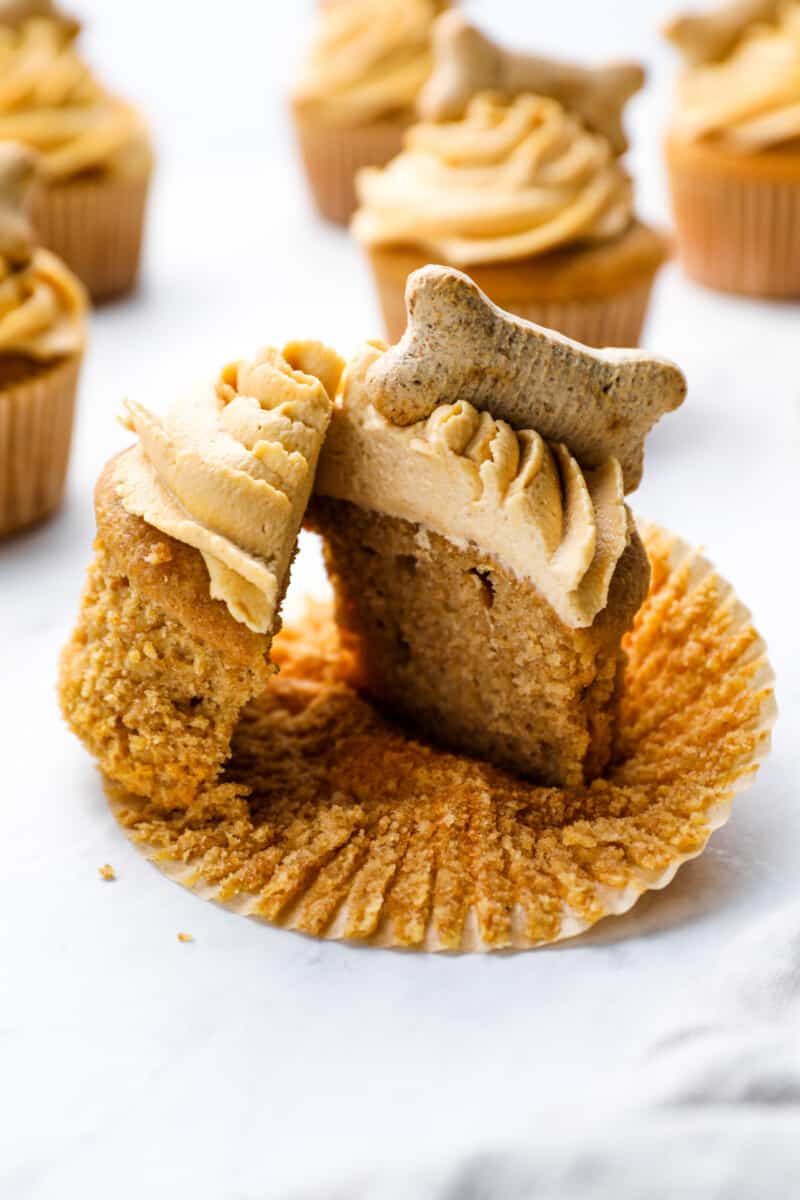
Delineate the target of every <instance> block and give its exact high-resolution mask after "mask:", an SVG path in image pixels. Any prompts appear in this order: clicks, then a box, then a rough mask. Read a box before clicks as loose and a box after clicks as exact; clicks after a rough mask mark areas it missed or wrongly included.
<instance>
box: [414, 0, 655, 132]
mask: <svg viewBox="0 0 800 1200" xmlns="http://www.w3.org/2000/svg"><path fill="white" fill-rule="evenodd" d="M433 37H434V59H435V64H436V65H435V68H434V71H433V74H432V75H431V77H430V79H429V80H428V82H427V83H426V84H425V87H424V88H423V89H422V92H421V94H420V97H419V101H418V104H417V108H418V111H419V113H420V115H421V116H422V117H423V118H424V119H426V120H433V121H446V120H452V119H455V118H457V117H459V116H461V115H462V113H463V112H464V110H465V108H466V106H467V104H468V102H469V100H470V99H471V98H472V97H473V96H474V95H476V93H478V92H483V91H493V92H500V93H503V94H504V95H516V94H519V93H521V92H529V93H534V94H536V95H541V96H549V97H550V98H551V99H553V100H557V101H558V102H559V104H562V105H563V106H564V108H565V109H567V110H568V111H569V112H572V113H575V114H576V115H577V116H578V117H580V118H581V120H583V121H584V122H585V124H586V125H587V126H588V127H589V128H590V129H593V130H594V131H595V132H597V133H601V134H603V136H604V137H606V138H608V140H609V142H610V143H611V145H612V146H613V148H614V150H615V151H616V153H617V154H622V153H624V151H625V150H626V149H627V148H628V141H627V138H626V136H625V131H624V128H623V113H624V109H625V105H626V104H627V102H628V101H629V100H630V98H631V96H633V95H634V94H635V93H636V92H638V91H639V90H640V88H641V87H642V86H643V85H644V81H645V73H644V70H643V69H642V67H641V66H640V65H639V64H638V63H635V62H627V63H626V62H623V63H611V64H609V65H608V66H605V67H596V68H591V67H583V66H580V65H578V64H576V63H569V62H561V61H559V60H557V59H551V58H544V57H542V56H541V55H536V54H523V53H520V52H518V51H514V50H506V49H505V48H503V47H501V46H498V45H497V44H496V43H494V42H492V41H491V40H490V39H489V38H488V37H486V36H485V35H484V34H482V33H481V32H480V31H479V30H477V29H475V28H473V26H472V25H470V23H469V21H468V20H467V18H466V17H465V16H464V14H463V13H462V12H460V11H459V10H458V9H452V10H450V11H448V12H445V13H444V14H443V15H442V16H441V17H439V19H438V20H437V22H436V25H435V27H434V35H433Z"/></svg>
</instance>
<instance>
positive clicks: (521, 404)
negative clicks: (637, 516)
mask: <svg viewBox="0 0 800 1200" xmlns="http://www.w3.org/2000/svg"><path fill="white" fill-rule="evenodd" d="M685 387H686V385H685V380H684V378H683V376H682V374H681V372H680V371H679V370H678V369H677V368H676V367H674V366H672V365H671V364H670V363H667V362H665V361H663V360H660V359H657V358H652V357H649V356H646V355H643V354H641V355H640V354H635V353H632V352H613V351H608V352H606V353H605V354H599V353H593V352H591V351H589V350H587V349H585V348H583V347H581V346H578V345H577V344H575V343H573V342H571V341H569V340H567V339H566V338H563V337H560V336H559V335H558V334H555V333H550V332H548V331H545V330H542V329H539V328H537V327H535V326H533V325H530V324H528V323H526V322H524V321H521V320H519V319H516V318H513V317H511V316H509V315H508V314H506V313H503V312H501V311H500V310H499V309H498V308H497V307H496V306H495V305H493V304H492V303H491V302H490V301H489V300H488V299H487V297H486V296H484V295H483V294H482V293H481V292H480V291H479V289H478V288H477V287H476V285H475V284H474V283H473V282H472V281H471V280H470V279H468V278H467V277H466V276H465V275H463V274H461V273H460V272H458V271H454V270H448V269H445V268H441V267H427V268H425V269H423V270H420V271H418V272H416V273H415V274H414V275H413V276H412V277H411V278H410V280H409V284H408V330H407V333H406V336H405V337H404V339H403V340H402V341H401V342H400V344H399V345H398V346H395V347H394V348H393V349H391V350H386V349H385V348H384V347H382V346H381V345H377V344H370V345H368V346H367V347H365V349H364V350H363V352H362V353H361V354H359V355H358V356H357V357H356V358H355V359H354V361H353V362H351V363H350V364H349V366H348V367H347V370H346V373H345V376H344V381H343V386H342V390H341V394H340V397H339V399H338V400H337V404H336V406H335V409H334V416H333V420H332V423H331V428H330V432H329V434H328V438H327V440H326V443H325V447H324V449H323V453H322V458H321V461H320V468H319V472H318V476H317V483H316V488H315V498H314V501H313V504H312V507H311V510H310V521H311V525H312V527H313V528H315V529H317V530H319V531H320V532H321V533H322V535H323V538H324V545H325V555H326V561H327V564H328V570H329V573H330V575H331V578H332V580H333V583H334V587H335V590H336V597H337V604H336V615H337V620H338V622H339V624H340V626H342V627H343V628H344V629H345V630H347V631H348V632H350V633H352V634H353V635H355V638H356V641H357V644H358V646H359V647H360V658H359V667H358V675H359V679H360V681H361V684H362V686H363V687H364V688H365V689H366V691H367V692H368V693H369V694H370V695H371V696H373V697H374V698H376V699H377V700H378V701H379V702H381V703H383V704H385V705H386V706H387V707H388V708H389V709H390V710H391V711H394V712H396V713H398V714H400V715H401V716H402V717H404V718H406V719H408V720H411V721H412V722H413V723H414V724H415V725H416V726H417V728H418V729H421V731H422V732H423V733H424V735H426V736H428V737H431V738H433V739H435V740H437V741H439V742H442V743H444V744H445V745H447V746H449V747H452V748H455V749H457V750H462V751H466V752H467V753H471V754H475V755H478V756H480V757H485V758H487V759H489V760H490V761H492V762H495V763H498V764H500V765H502V766H505V767H509V768H511V769H512V770H515V771H518V772H520V773H521V774H524V775H527V776H529V777H533V778H535V779H537V780H539V781H540V782H544V783H548V784H553V785H571V784H574V783H579V782H583V781H584V780H585V779H591V778H593V777H594V776H595V775H597V774H598V773H599V772H600V771H601V770H602V769H603V767H604V766H605V765H606V763H607V762H608V759H609V755H610V753H611V747H612V740H613V731H614V721H615V714H616V698H617V687H618V680H619V678H620V674H621V671H622V667H623V664H624V657H623V654H622V650H621V642H622V638H623V635H624V634H625V633H626V631H627V630H628V629H629V628H630V626H631V624H632V622H633V618H634V616H635V614H636V612H637V610H638V609H639V607H640V605H641V604H642V602H643V600H644V598H645V596H646V594H647V588H648V583H649V575H650V572H649V566H648V561H647V555H646V554H645V551H644V549H643V546H642V544H641V541H640V538H639V535H638V533H637V531H636V525H635V522H634V519H633V517H632V515H631V513H630V511H629V510H628V508H627V506H626V504H625V494H626V492H629V491H631V490H632V489H633V488H635V487H636V486H637V484H638V483H639V479H640V477H641V471H642V453H643V442H644V437H645V435H646V433H647V432H648V431H649V429H650V428H651V426H652V425H653V424H654V423H655V422H656V421H657V420H658V418H659V417H660V416H661V414H662V413H665V412H668V411H671V410H672V409H674V408H676V407H677V406H678V405H679V404H680V403H681V402H682V400H683V397H684V395H685Z"/></svg>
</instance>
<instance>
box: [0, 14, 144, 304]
mask: <svg viewBox="0 0 800 1200" xmlns="http://www.w3.org/2000/svg"><path fill="white" fill-rule="evenodd" d="M78 32H79V26H78V24H77V22H75V21H73V20H72V19H71V18H69V17H66V16H64V15H62V14H60V13H59V12H58V11H57V10H56V9H55V8H54V7H53V6H52V5H51V4H49V3H46V2H45V3H43V2H42V0H27V2H26V0H10V2H8V3H4V2H3V0H0V140H13V141H16V142H21V143H23V144H24V145H27V146H30V147H32V148H33V149H35V150H36V151H37V152H38V154H39V177H40V183H39V186H38V187H37V188H36V190H35V192H34V195H33V197H32V217H33V221H34V225H35V228H36V231H37V237H38V239H39V241H40V242H41V244H42V245H44V246H47V247H49V248H50V249H51V250H53V251H54V253H56V254H58V255H60V257H61V258H63V259H64V260H65V262H67V263H68V264H69V266H70V267H71V268H72V269H73V270H74V271H75V273H76V274H77V275H79V276H80V278H81V279H82V280H83V282H84V283H85V284H86V286H87V287H88V289H89V291H90V292H91V294H92V297H93V298H94V299H95V300H105V299H109V298H111V297H112V296H118V295H120V294H122V293H124V292H127V291H129V290H130V289H131V288H132V287H133V286H134V284H135V282H136V277H137V273H138V268H139V258H140V251H141V243H142V232H143V228H144V218H145V206H146V199H147V191H148V185H149V181H150V174H151V170H152V150H151V146H150V138H149V135H148V132H147V129H146V127H145V124H144V122H143V120H142V118H141V116H140V115H139V113H138V112H137V111H136V109H135V108H133V107H132V106H131V105H130V104H127V103H126V102H125V101H124V100H121V99H119V98H118V97H116V96H114V95H112V94H111V93H110V92H108V91H106V89H105V88H104V87H103V86H102V84H100V83H99V82H98V81H97V80H96V79H95V78H94V76H93V75H92V73H91V72H90V70H89V68H88V67H87V66H86V64H85V63H84V62H83V61H82V60H81V58H80V56H79V54H78V51H77V48H76V38H77V36H78Z"/></svg>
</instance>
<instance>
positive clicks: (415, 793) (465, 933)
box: [108, 530, 774, 950]
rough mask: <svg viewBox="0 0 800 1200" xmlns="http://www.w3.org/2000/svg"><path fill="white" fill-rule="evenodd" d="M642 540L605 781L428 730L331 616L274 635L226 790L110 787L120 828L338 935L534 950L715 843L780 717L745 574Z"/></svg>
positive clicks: (176, 869)
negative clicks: (642, 569) (559, 783)
mask: <svg viewBox="0 0 800 1200" xmlns="http://www.w3.org/2000/svg"><path fill="white" fill-rule="evenodd" d="M645 543H646V546H647V549H648V554H649V558H650V561H651V565H652V579H651V587H650V593H649V596H648V598H647V600H646V601H645V604H644V605H643V607H642V609H641V610H640V612H639V614H638V616H637V617H636V620H635V622H634V625H633V628H632V630H631V632H630V634H629V635H628V636H627V637H626V640H625V648H626V651H627V666H626V669H625V676H624V681H623V687H622V694H621V699H620V709H621V718H620V733H619V737H618V741H617V747H616V752H615V757H614V761H613V763H612V765H611V766H610V767H609V768H608V769H607V771H606V773H605V775H604V776H603V777H602V778H600V779H597V780H595V781H594V782H593V783H592V784H591V785H589V786H576V787H568V788H553V787H541V786H537V785H535V784H532V783H528V782H525V781H524V780H521V779H520V778H518V777H516V776H514V775H511V774H509V773H506V772H504V771H503V770H501V769H499V768H496V767H492V766H489V765H488V764H486V763H483V762H481V761H479V760H476V759H472V758H467V757H463V756H461V755H457V754H451V753H447V752H445V751H442V750H439V749H436V748H434V747H432V746H430V745H426V744H424V743H423V742H421V741H417V740H415V739H414V738H412V737H410V736H409V735H408V733H407V732H406V731H404V730H403V728H401V726H399V725H397V724H394V723H392V722H391V721H390V720H388V719H387V718H386V717H385V716H383V715H382V714H381V713H380V712H379V711H378V710H377V709H376V708H375V707H374V706H373V705H372V704H371V703H369V702H368V701H367V700H366V699H364V698H363V696H362V695H361V694H360V693H359V691H358V690H357V689H356V687H355V686H354V672H355V670H356V664H357V661H358V659H357V655H355V654H354V646H353V643H352V640H346V641H345V642H344V644H342V643H341V642H340V641H339V637H338V634H337V632H336V629H335V627H334V625H333V622H332V620H331V617H330V614H329V613H327V612H326V611H325V610H324V609H321V608H315V609H313V610H311V611H310V612H309V614H308V616H307V617H306V619H305V621H304V622H303V623H301V624H300V625H299V626H297V627H294V628H290V629H287V630H285V631H284V632H283V633H282V634H281V635H280V636H279V637H278V638H277V639H276V642H275V643H274V646H273V653H274V655H275V658H276V661H277V662H278V663H279V665H280V668H281V670H280V674H279V675H278V676H277V677H276V679H275V680H274V682H273V683H272V685H271V686H270V688H269V690H268V691H266V692H265V693H264V694H263V695H262V696H261V697H260V698H259V699H258V700H256V701H254V702H253V703H251V704H249V705H248V706H247V708H246V709H245V710H244V713H243V714H242V717H241V719H240V720H239V723H238V725H237V726H236V730H235V733H234V737H233V753H232V757H231V759H230V761H229V762H228V764H227V767H226V769H225V772H224V774H223V776H222V782H223V786H221V787H220V788H219V789H218V790H217V792H216V793H214V795H213V797H211V798H207V799H206V800H205V802H204V803H203V804H202V805H201V804H196V805H194V806H192V807H190V808H189V809H188V810H184V811H177V810H176V811H173V812H168V813H167V812H164V811H163V809H159V808H158V807H157V806H155V805H153V804H152V803H150V802H148V801H147V800H144V799H141V798H136V797H134V796H132V795H130V793H126V792H125V791H124V789H121V788H120V787H119V786H118V785H114V784H111V783H109V784H108V791H109V797H110V799H111V802H112V805H113V808H114V811H115V814H116V816H117V819H118V820H119V821H120V823H121V824H122V826H123V827H124V829H125V830H126V831H127V833H128V835H129V836H130V837H131V838H132V839H133V840H134V842H135V843H137V844H138V845H139V846H140V848H141V849H142V850H143V851H144V852H145V853H146V854H147V855H148V856H150V857H151V858H153V859H154V861H155V862H156V863H157V864H158V865H159V867H160V868H161V869H162V870H164V871H166V872H167V873H168V874H171V875H173V876H174V877H175V878H177V879H179V880H180V881H181V882H184V883H185V884H187V885H188V886H191V887H194V888H195V889H197V890H198V891H199V892H200V894H201V895H203V896H205V897H207V898H214V899H217V900H220V901H222V902H224V903H226V904H228V905H230V906H231V907H233V908H235V910H236V911H238V912H241V913H246V914H248V915H254V916H258V917H261V918H263V919H266V920H267V921H270V922H273V923H276V924H279V925H282V926H284V927H288V928H293V929H297V930H300V931H302V932H304V933H307V934H312V935H315V936H319V937H338V938H346V939H352V940H355V941H361V942H369V943H371V944H378V945H384V946H394V947H418V948H423V947H424V948H428V949H436V950H468V949H500V948H503V947H509V946H514V947H520V948H522V947H528V946H534V945H538V944H542V943H547V942H552V941H555V940H557V939H559V938H561V937H566V936H569V935H571V934H574V933H577V932H580V931H582V930H583V929H585V928H587V927H588V926H590V925H592V924H593V923H594V922H595V921H597V920H598V919H599V918H600V917H603V916H605V915H607V914H608V913H610V912H620V911H623V910H624V909H625V908H627V907H630V905H631V904H632V903H633V902H634V901H635V899H636V897H637V896H638V895H639V894H641V892H643V891H645V890H646V889H647V888H649V887H653V886H663V884H664V883H665V882H667V881H668V879H669V878H670V877H671V874H672V873H673V872H674V870H675V869H676V867H677V866H679V865H680V863H682V862H683V861H685V860H686V859H687V858H690V857H693V856H694V855H696V854H698V853H700V851H701V850H702V849H703V847H704V845H705V843H706V841H707V839H708V836H709V833H710V832H711V831H712V829H713V828H715V827H716V826H717V825H718V824H721V823H722V820H724V815H725V812H726V811H727V806H728V805H729V802H730V799H731V797H732V795H733V794H734V793H735V792H736V791H738V790H740V789H741V788H742V787H744V786H746V785H747V783H748V782H749V781H751V779H752V777H753V775H754V773H755V771H756V769H757V766H758V762H759V760H760V758H761V757H763V755H764V753H765V752H766V750H767V748H768V745H769V737H770V726H771V723H772V720H773V718H774V703H773V700H772V690H771V686H770V684H771V672H770V670H769V664H768V662H767V659H766V655H765V647H764V644H763V642H762V641H761V639H760V638H759V636H758V634H757V633H756V631H755V630H754V628H753V627H752V625H751V623H750V621H749V618H748V615H747V614H746V612H745V610H744V609H743V608H742V607H741V605H739V603H738V602H737V601H736V598H735V596H734V595H733V593H732V592H731V589H730V588H729V586H728V585H727V584H726V583H724V581H722V580H721V579H720V578H719V577H718V576H717V575H716V574H714V573H713V571H712V570H711V569H710V568H709V566H708V564H707V563H705V562H704V560H703V559H701V558H700V557H699V556H698V555H696V554H694V553H693V552H690V551H688V550H687V549H686V547H684V546H682V545H681V544H680V543H677V542H676V541H675V540H674V539H672V538H670V537H669V535H666V534H664V533H663V532H660V531H658V530H647V531H645ZM225 787H227V789H228V790H227V792H226V791H225V790H224V789H225Z"/></svg>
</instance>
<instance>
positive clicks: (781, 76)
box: [668, 2, 800, 154]
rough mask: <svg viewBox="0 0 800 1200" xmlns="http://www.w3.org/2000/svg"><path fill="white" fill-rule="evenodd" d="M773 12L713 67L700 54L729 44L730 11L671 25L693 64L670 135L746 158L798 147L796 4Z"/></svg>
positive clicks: (799, 26) (799, 28) (799, 20)
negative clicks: (705, 141) (712, 143)
mask: <svg viewBox="0 0 800 1200" xmlns="http://www.w3.org/2000/svg"><path fill="white" fill-rule="evenodd" d="M740 7H741V6H740ZM773 7H774V8H775V10H776V11H775V13H774V16H773V19H765V20H759V21H756V22H755V23H751V24H749V25H746V26H745V27H744V28H743V29H741V30H740V36H739V37H737V38H736V39H735V40H734V41H733V44H732V45H731V46H730V48H729V50H728V52H727V53H725V54H724V55H723V57H722V58H721V59H719V60H714V61H707V59H706V55H708V54H711V53H712V50H713V48H714V47H718V46H719V45H720V44H723V45H725V44H728V43H729V42H730V36H729V34H730V30H729V28H728V25H729V20H725V18H730V13H729V11H728V10H727V9H723V10H720V11H719V12H717V13H712V14H710V15H709V16H708V17H706V18H696V19H695V21H694V23H692V24H690V25H689V26H687V25H685V23H682V22H680V21H679V22H677V23H676V26H675V27H674V30H673V31H672V34H671V36H673V40H676V41H677V42H678V44H679V45H681V46H682V47H683V49H684V53H685V54H686V56H687V58H688V60H689V61H690V63H695V65H690V66H688V67H687V69H686V71H685V72H684V74H683V76H682V78H681V80H680V83H679V86H678V98H677V100H678V102H677V111H676V114H675V117H674V120H673V132H674V133H675V135H676V136H678V137H681V138H685V139H687V140H691V141H698V140H701V139H704V138H707V139H713V140H714V141H715V143H716V144H718V145H721V146H723V147H724V148H726V149H729V150H733V151H738V152H740V153H745V154H747V153H758V152H759V151H763V150H768V149H772V148H778V147H782V146H787V145H789V144H791V143H794V142H797V141H799V140H800V3H797V2H791V3H785V4H783V5H778V6H773ZM759 11H760V10H759ZM723 32H724V33H726V40H725V41H724V42H722V43H720V42H719V37H721V36H722V34H723ZM668 33H670V31H669V30H668Z"/></svg>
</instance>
